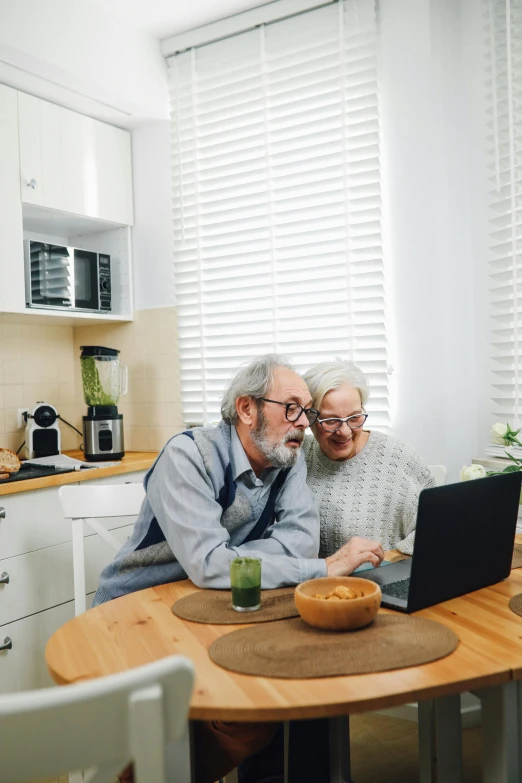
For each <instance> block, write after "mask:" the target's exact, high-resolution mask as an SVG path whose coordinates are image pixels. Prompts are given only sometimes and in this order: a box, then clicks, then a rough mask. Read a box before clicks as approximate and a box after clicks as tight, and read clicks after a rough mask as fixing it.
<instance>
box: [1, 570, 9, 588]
mask: <svg viewBox="0 0 522 783" xmlns="http://www.w3.org/2000/svg"><path fill="white" fill-rule="evenodd" d="M8 584H9V574H8V573H7V571H4V572H3V574H0V585H8Z"/></svg>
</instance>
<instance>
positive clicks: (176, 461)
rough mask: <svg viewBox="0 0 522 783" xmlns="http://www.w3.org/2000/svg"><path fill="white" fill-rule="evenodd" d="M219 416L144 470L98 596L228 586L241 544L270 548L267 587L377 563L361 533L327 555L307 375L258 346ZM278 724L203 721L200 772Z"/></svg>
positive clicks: (372, 545) (374, 549) (203, 777)
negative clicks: (311, 480)
mask: <svg viewBox="0 0 522 783" xmlns="http://www.w3.org/2000/svg"><path fill="white" fill-rule="evenodd" d="M221 414H222V421H220V422H219V424H218V425H217V426H216V427H196V428H194V429H191V430H188V431H186V432H183V433H180V434H179V435H176V436H175V437H173V438H172V439H171V440H170V441H169V442H168V443H167V444H166V446H165V447H164V448H163V450H162V452H161V453H160V455H159V456H158V458H157V460H156V462H155V463H154V465H153V466H152V467H151V469H150V470H149V472H148V473H147V475H146V477H145V489H146V498H145V500H144V502H143V505H142V508H141V511H140V514H139V516H138V519H137V521H136V525H135V528H134V531H133V534H132V536H131V537H130V539H129V540H128V541H127V542H126V543H125V544H124V545H123V547H122V548H121V550H120V551H119V552H118V554H117V555H116V557H115V559H114V561H113V562H112V563H111V564H110V565H108V566H107V567H106V568H105V569H104V571H103V573H102V575H101V580H100V585H99V588H98V591H97V593H96V596H95V599H94V604H99V603H102V602H103V601H108V600H111V599H113V598H117V597H119V596H122V595H125V594H127V593H130V592H132V591H134V590H141V589H143V588H145V587H151V586H154V585H159V584H164V583H165V582H172V581H176V580H179V579H186V578H187V577H189V578H190V579H191V580H192V581H193V582H194V584H196V585H198V586H199V587H212V588H227V587H230V578H229V563H230V560H231V559H232V558H233V557H236V556H239V557H240V556H250V557H261V558H262V559H263V570H262V587H263V588H265V589H266V588H275V587H281V586H283V585H294V584H298V583H299V582H302V581H304V580H306V579H313V578H315V577H319V576H325V575H326V574H329V575H343V574H350V573H352V571H354V570H355V569H356V568H357V567H358V566H360V565H361V564H362V563H364V562H370V563H372V564H373V565H379V563H380V562H381V560H382V557H383V552H382V548H381V546H380V544H379V543H377V542H374V541H368V540H366V539H362V538H356V539H352V540H351V541H349V542H348V543H347V544H345V545H344V546H343V547H342V549H340V550H339V551H338V552H336V553H335V554H333V555H331V556H330V557H328V558H326V560H322V559H319V558H318V557H317V555H318V551H319V515H318V511H317V506H316V502H315V500H314V497H313V495H312V492H311V490H310V489H309V488H308V487H307V484H306V464H305V460H304V457H303V455H302V453H301V445H302V442H303V438H304V433H305V430H306V428H307V427H308V426H309V425H310V424H313V423H314V422H315V420H316V418H317V416H318V412H317V411H315V410H313V408H311V397H310V392H309V391H308V387H307V385H306V383H305V382H304V380H303V379H302V378H301V377H300V376H299V375H298V374H297V373H296V372H295V371H294V370H293V368H292V367H291V366H290V365H289V364H288V362H287V361H286V360H285V359H283V358H281V357H278V356H275V355H269V356H262V357H260V358H258V359H256V360H254V361H253V362H251V363H250V364H249V365H248V366H246V367H244V368H243V369H241V370H240V371H239V372H238V373H237V375H236V376H235V377H234V379H233V380H232V382H231V383H230V385H229V386H228V388H227V390H226V392H225V395H224V397H223V402H222V407H221ZM274 732H275V727H274V726H270V725H266V724H265V725H264V726H262V725H261V726H256V727H252V726H245V724H239V725H238V724H213V725H208V724H199V726H198V727H197V731H196V741H197V742H198V743H199V742H202V743H204V744H205V747H206V751H207V752H206V753H205V754H198V755H199V756H200V757H201V758H200V762H201V767H200V768H199V769H197V770H196V772H197V778H198V783H199V781H204V783H211V781H214V780H215V779H216V777H219V775H220V774H225V773H226V772H227V770H228V769H230V768H233V767H234V766H235V765H236V764H237V763H238V762H239V761H241V760H242V759H243V758H246V757H247V756H249V755H251V754H252V753H254V752H257V751H258V750H260V749H261V748H263V747H264V746H265V745H266V744H267V743H268V742H269V741H270V740H271V738H272V736H273V734H274Z"/></svg>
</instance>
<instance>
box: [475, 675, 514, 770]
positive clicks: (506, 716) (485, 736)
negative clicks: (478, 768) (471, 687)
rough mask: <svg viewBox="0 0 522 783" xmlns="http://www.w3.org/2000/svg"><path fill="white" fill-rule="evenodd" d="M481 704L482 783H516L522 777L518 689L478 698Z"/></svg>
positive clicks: (502, 688)
mask: <svg viewBox="0 0 522 783" xmlns="http://www.w3.org/2000/svg"><path fill="white" fill-rule="evenodd" d="M477 695H478V696H479V698H480V699H481V702H482V758H483V767H484V772H483V783H517V782H518V780H519V774H520V757H519V753H520V742H519V685H518V683H516V682H508V683H506V684H505V685H497V686H496V687H494V688H487V689H486V690H483V691H480V693H478V694H477Z"/></svg>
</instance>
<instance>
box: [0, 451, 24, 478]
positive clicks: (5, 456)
mask: <svg viewBox="0 0 522 783" xmlns="http://www.w3.org/2000/svg"><path fill="white" fill-rule="evenodd" d="M19 470H20V460H19V459H18V457H17V455H16V454H15V453H14V451H11V449H0V474H2V473H16V472H17V471H19Z"/></svg>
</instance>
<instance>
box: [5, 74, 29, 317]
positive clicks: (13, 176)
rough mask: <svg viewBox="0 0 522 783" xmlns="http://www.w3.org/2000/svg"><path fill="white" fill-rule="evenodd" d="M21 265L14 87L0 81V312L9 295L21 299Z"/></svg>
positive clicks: (18, 174)
mask: <svg viewBox="0 0 522 783" xmlns="http://www.w3.org/2000/svg"><path fill="white" fill-rule="evenodd" d="M23 266H24V254H23V230H22V204H21V201H20V170H19V146H18V99H17V92H16V90H13V89H11V87H6V86H5V85H3V84H0V280H1V285H0V312H2V311H3V310H5V309H6V308H7V304H8V299H9V298H11V297H14V298H15V299H16V298H18V299H19V300H20V301H22V302H23V297H24V277H23ZM19 270H22V274H21V275H20V274H19Z"/></svg>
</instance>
